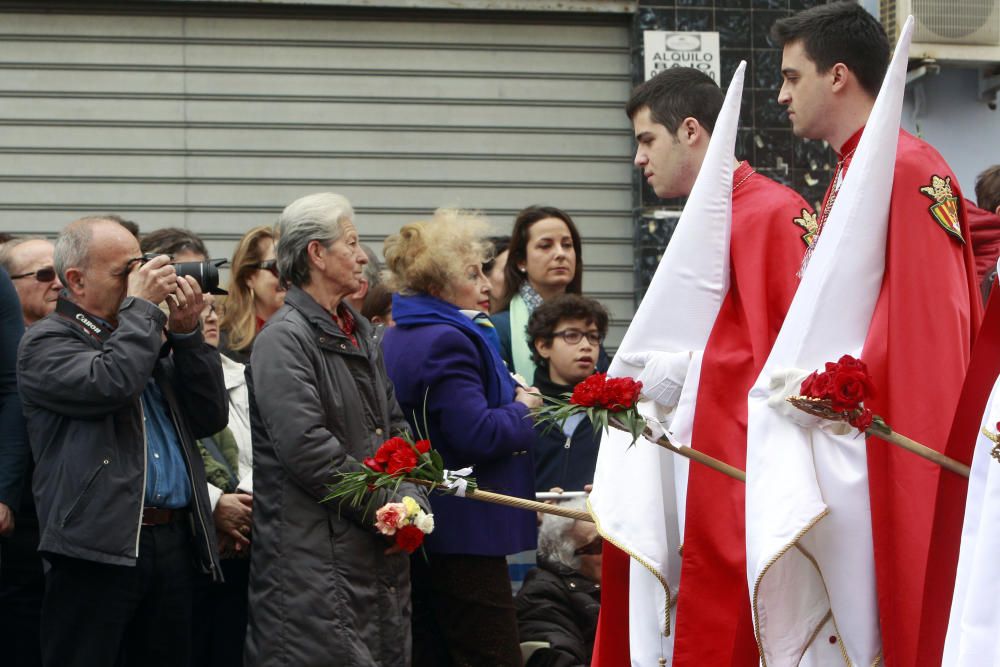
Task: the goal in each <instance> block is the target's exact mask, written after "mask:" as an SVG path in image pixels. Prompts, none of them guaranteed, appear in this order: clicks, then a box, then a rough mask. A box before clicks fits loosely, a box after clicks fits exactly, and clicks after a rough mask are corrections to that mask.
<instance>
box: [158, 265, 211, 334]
mask: <svg viewBox="0 0 1000 667" xmlns="http://www.w3.org/2000/svg"><path fill="white" fill-rule="evenodd" d="M167 307H168V308H169V309H170V317H169V319H168V320H167V329H168V330H169V331H170V332H171V333H176V334H186V333H191V332H192V331H194V330H195V329H196V328H197V327H198V324H199V323H200V322H201V311H202V309H204V307H205V295H204V294H202V291H201V287H200V286H199V285H198V281H197V280H195V279H194V278H193V277H191V276H181V277H179V278H177V291H176V292H174V294H173V297H172V298H168V299H167Z"/></svg>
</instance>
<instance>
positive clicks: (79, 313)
mask: <svg viewBox="0 0 1000 667" xmlns="http://www.w3.org/2000/svg"><path fill="white" fill-rule="evenodd" d="M56 313H58V314H59V315H61V316H62V317H65V318H66V319H67V320H69V321H70V322H73V323H75V324H76V325H77V326H79V327H80V328H81V329H83V330H84V331H86V332H87V334H88V335H90V336H93V337H94V338H96V339H97V340H98V341H99V342H100V343H101V345H103V344H104V343H106V342H107V340H108V339H109V338H111V331H112V330H111V329H110V328H109V327H107V326H105V325H104V324H101V323H100V322H98V320H97V318H96V317H94V316H93V315H91V314H90V313H88V312H86V311H84V310H83V309H82V308H80V306H78V305H76V304H75V303H73V302H72V301H70V300H69V299H67V298H65V297H63V296H60V297H59V300H58V301H56Z"/></svg>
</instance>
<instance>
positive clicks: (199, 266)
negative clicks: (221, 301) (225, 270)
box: [174, 261, 226, 294]
mask: <svg viewBox="0 0 1000 667" xmlns="http://www.w3.org/2000/svg"><path fill="white" fill-rule="evenodd" d="M174 270H176V271H177V277H178V278H179V277H181V276H191V277H192V278H194V279H195V280H196V281H198V286H199V287H201V291H202V292H205V293H211V294H226V291H225V290H222V289H219V267H218V266H217V265H216V263H215V262H213V261H208V262H177V263H176V264H174Z"/></svg>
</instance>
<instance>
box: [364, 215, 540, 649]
mask: <svg viewBox="0 0 1000 667" xmlns="http://www.w3.org/2000/svg"><path fill="white" fill-rule="evenodd" d="M486 232H487V224H486V222H485V221H484V220H482V219H480V218H478V217H476V216H474V215H472V214H468V213H464V212H461V211H455V210H439V211H437V212H436V213H435V214H434V217H433V219H431V220H430V221H428V222H417V223H413V224H409V225H406V226H405V227H403V228H402V229H401V230H400V232H399V233H398V234H395V235H393V236H390V237H389V238H388V239H386V242H385V263H386V268H387V273H388V284H389V288H390V289H392V290H394V291H397V292H398V294H396V295H395V296H394V297H393V304H392V314H393V319H394V320H395V322H396V326H395V327H394V328H392V329H389V330H388V331H387V332H386V334H385V338H384V339H383V342H382V345H383V350H384V353H385V360H386V368H387V370H388V372H389V376H390V377H391V378H392V381H393V383H394V384H395V386H396V396H397V397H398V399H399V403H400V406H401V407H402V408H403V412H404V414H405V415H406V418H407V420H409V422H410V423H411V424H412V425H413V427H414V430H415V431H417V432H418V433H420V434H421V435H422V436H423V437H426V438H429V439H430V442H431V446H432V447H433V448H434V449H435V450H437V451H438V452H439V453H440V454H441V456H442V457H443V459H444V465H445V467H446V468H449V469H452V470H458V469H461V468H464V467H467V466H472V467H473V472H472V475H473V476H475V478H476V481H477V482H478V484H479V486H480V487H481V488H483V489H488V490H490V491H496V492H499V493H505V494H509V495H514V496H521V497H524V498H531V497H533V495H534V488H535V487H534V471H533V464H532V458H531V447H532V444H533V443H534V431H533V430H532V422H531V419H530V417H529V415H528V411H529V409H530V408H532V407H537V406H539V405H540V404H541V399H540V398H539V397H538V396H537V394H534V393H532V392H529V391H526V390H525V389H523V388H521V387H519V386H517V384H516V383H515V382H514V380H513V379H512V378H511V376H510V373H509V372H508V371H507V369H506V367H505V366H504V363H503V361H502V360H501V359H500V356H499V354H498V352H497V349H496V346H495V345H494V343H493V342H492V341H491V337H492V336H493V335H494V334H495V332H494V331H493V329H492V327H491V326H490V324H489V320H488V318H486V315H485V313H487V312H488V310H489V292H490V287H489V285H490V284H489V281H488V280H487V278H486V276H485V275H483V271H482V264H483V260H484V259H486V255H487V254H488V253H487V248H488V247H489V244H488V242H487V241H486V240H485V235H486ZM431 505H432V509H433V514H434V519H435V524H436V526H435V529H434V532H433V533H431V534H430V535H427V537H426V540H425V542H424V546H425V548H426V552H427V560H426V561H425V560H424V558H423V557H422V556H420V555H417V556H415V557H414V558H413V560H412V564H413V568H414V570H413V588H414V598H413V605H414V607H413V614H414V633H413V634H414V664H415V665H418V666H420V665H452V664H454V665H491V666H494V665H512V666H513V665H520V664H521V654H520V648H519V640H518V634H517V618H516V615H515V611H514V604H513V599H512V596H511V588H510V578H509V575H508V573H507V563H506V558H505V556H506V555H507V554H512V553H517V552H520V551H524V550H527V549H534V548H535V535H536V523H535V515H534V514H533V513H531V512H525V511H524V510H520V509H513V508H509V507H502V506H497V505H487V504H483V503H476V502H474V501H471V500H466V499H463V498H456V497H453V496H444V495H439V494H433V495H432V496H431Z"/></svg>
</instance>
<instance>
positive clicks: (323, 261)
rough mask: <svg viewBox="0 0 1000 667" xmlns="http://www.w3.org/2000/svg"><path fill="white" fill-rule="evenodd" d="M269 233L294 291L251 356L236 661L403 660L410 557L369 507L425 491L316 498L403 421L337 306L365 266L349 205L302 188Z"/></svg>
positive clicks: (376, 351) (385, 663)
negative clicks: (243, 606)
mask: <svg viewBox="0 0 1000 667" xmlns="http://www.w3.org/2000/svg"><path fill="white" fill-rule="evenodd" d="M277 228H278V232H279V238H280V240H279V242H278V248H277V266H278V271H279V272H280V274H281V277H282V279H283V280H285V281H287V283H289V284H290V287H289V289H288V292H287V295H286V297H285V304H284V306H283V307H282V308H281V310H279V311H278V312H277V313H275V314H274V315H273V316H272V317H271V318H270V319H269V320H268V322H267V325H266V326H265V327H264V328H263V329H262V330H261V332H260V334H259V335H258V336H257V337H256V340H255V341H254V344H253V352H252V355H251V361H250V371H251V373H250V374H251V377H252V380H253V383H252V387H251V391H252V396H253V400H252V401H251V406H252V407H251V418H252V429H253V450H254V451H253V461H254V512H253V550H252V553H251V563H250V603H249V607H250V617H249V626H248V630H247V642H246V652H245V664H246V665H247V666H248V667H258V666H271V665H282V666H285V665H295V666H296V667H309V666H315V667H331V666H340V665H343V666H345V667H347V666H348V665H349V666H351V667H356V666H359V665H364V666H374V665H379V666H382V667H397V666H398V665H407V664H409V662H410V577H409V562H408V559H407V557H406V555H405V552H404V547H403V546H401V545H400V544H399V543H398V541H397V540H396V539H395V536H390V535H387V534H386V530H384V528H385V526H383V530H380V528H379V526H378V525H377V523H378V517H376V516H375V511H374V508H378V507H380V506H383V505H385V504H386V503H387V502H388V501H396V502H399V503H404V502H406V501H404V497H405V496H409V497H411V498H412V499H416V500H417V501H419V502H420V503H423V504H425V503H426V494H425V493H424V492H423V491H422V490H421V489H418V488H415V487H413V486H412V485H410V484H404V485H402V486H401V487H400V488H399V490H398V493H397V494H396V497H388V494H387V493H386V492H384V491H380V492H378V493H376V494H373V497H372V503H371V504H370V505H369V506H364V505H362V506H361V507H352V506H351V505H350V504H348V503H343V504H341V505H337V504H336V503H330V504H321V503H320V501H321V500H323V499H324V498H325V497H326V496H327V493H328V485H330V484H332V483H334V482H336V481H337V480H338V479H339V478H338V473H346V472H354V471H358V470H361V469H362V465H363V464H362V461H363V460H364V459H366V458H368V457H372V456H374V455H375V453H376V451H377V450H378V448H379V446H380V445H381V444H382V442H383V441H385V440H387V439H388V438H390V437H391V436H393V435H397V434H399V433H401V432H403V431H404V430H405V429H406V427H407V425H406V422H405V420H404V419H403V415H402V412H401V411H400V409H399V405H398V404H397V403H396V399H395V398H394V396H393V390H392V384H391V383H390V382H389V379H388V377H387V376H386V374H385V368H384V366H383V363H382V356H381V352H380V348H379V346H378V344H377V343H375V342H374V341H373V339H372V335H371V334H372V331H371V327H370V325H369V324H368V322H367V320H365V319H364V318H363V317H361V316H360V315H359V314H358V313H357V312H355V311H354V310H352V309H351V307H350V306H348V305H347V303H346V301H345V297H347V296H348V295H350V294H353V293H354V292H356V291H357V290H358V287H359V285H360V282H361V269H362V267H363V266H364V264H365V262H367V261H368V260H367V257H366V256H365V253H364V252H363V251H362V250H361V248H360V246H359V244H358V231H357V229H356V228H355V226H354V211H353V210H352V208H351V205H350V203H349V202H348V201H347V200H346V199H345V198H344V197H341V196H340V195H335V194H329V193H321V194H314V195H309V196H307V197H303V198H302V199H299V200H297V201H295V202H293V203H291V204H290V205H289V206H288V207H287V208H286V209H285V210H284V212H282V214H281V216H280V217H279V218H278V224H277ZM409 502H413V500H411V501H409ZM403 506H404V507H405V505H403ZM425 509H426V508H425ZM407 514H409V510H407ZM417 514H419V513H416V512H415V513H414V515H415V516H416V515H417ZM382 518H383V519H385V518H386V517H382ZM397 518H398V517H397ZM383 523H384V522H383Z"/></svg>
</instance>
